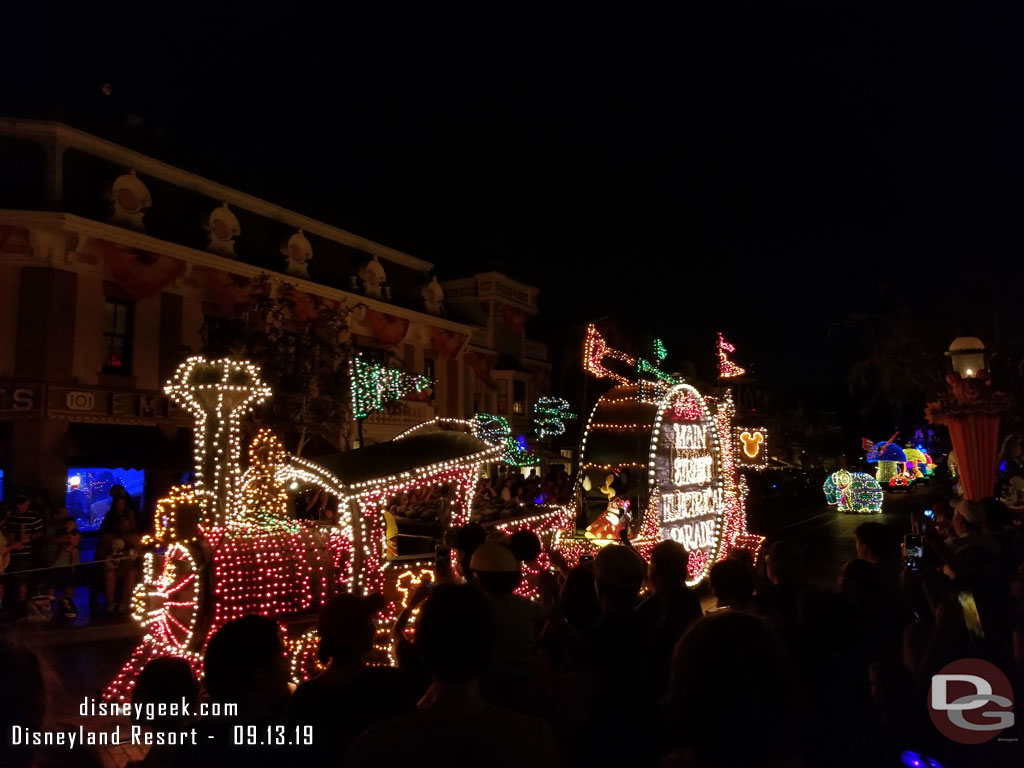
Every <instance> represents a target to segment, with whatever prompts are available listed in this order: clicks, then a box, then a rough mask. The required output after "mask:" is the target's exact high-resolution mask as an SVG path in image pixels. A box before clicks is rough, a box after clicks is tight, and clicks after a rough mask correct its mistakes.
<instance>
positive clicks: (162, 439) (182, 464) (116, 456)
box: [65, 422, 195, 472]
mask: <svg viewBox="0 0 1024 768" xmlns="http://www.w3.org/2000/svg"><path fill="white" fill-rule="evenodd" d="M65 455H66V456H67V462H68V466H91V467H118V468H123V469H149V470H162V471H168V472H189V471H191V470H192V468H193V466H194V464H195V457H194V456H193V446H192V430H190V429H183V428H179V429H178V430H177V432H176V433H174V434H173V435H172V436H171V437H168V436H167V435H166V434H165V433H164V431H163V430H161V429H160V428H159V427H153V426H132V425H125V424H85V423H74V422H73V423H71V424H69V425H68V432H67V446H66V450H65Z"/></svg>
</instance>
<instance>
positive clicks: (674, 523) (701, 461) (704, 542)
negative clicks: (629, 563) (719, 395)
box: [651, 384, 725, 581]
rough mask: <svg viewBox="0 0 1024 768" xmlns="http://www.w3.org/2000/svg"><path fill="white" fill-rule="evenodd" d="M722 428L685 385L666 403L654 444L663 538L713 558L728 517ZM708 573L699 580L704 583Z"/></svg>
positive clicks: (654, 482) (654, 474) (655, 486)
mask: <svg viewBox="0 0 1024 768" xmlns="http://www.w3.org/2000/svg"><path fill="white" fill-rule="evenodd" d="M721 461H722V459H721V447H720V443H719V435H718V429H717V427H716V425H715V422H714V421H713V420H712V418H711V414H710V412H709V410H708V408H707V405H706V404H705V402H704V398H703V397H701V395H700V393H699V392H697V390H695V389H694V388H693V387H690V386H689V385H687V384H680V385H677V386H675V387H673V388H672V389H671V390H670V391H669V393H668V394H667V395H666V397H665V398H664V400H662V404H661V409H660V412H659V415H658V418H657V419H656V420H655V424H654V434H653V435H652V441H651V483H652V486H653V487H652V491H653V494H652V496H653V498H656V499H657V505H658V506H657V510H658V515H659V530H660V534H661V537H662V538H665V539H674V540H676V541H678V542H680V543H681V544H682V545H683V546H684V547H686V549H687V551H689V552H701V553H703V554H701V555H699V556H697V557H698V558H699V559H701V560H703V561H706V560H708V559H710V560H713V559H714V555H715V553H716V552H717V551H718V549H719V538H720V535H721V533H720V532H721V518H722V515H723V514H724V510H725V505H724V503H723V493H722V490H723V489H722V481H721ZM702 577H703V573H702V574H700V577H698V578H696V579H695V581H699V580H700V578H702Z"/></svg>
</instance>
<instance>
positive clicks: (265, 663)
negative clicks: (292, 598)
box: [203, 614, 290, 720]
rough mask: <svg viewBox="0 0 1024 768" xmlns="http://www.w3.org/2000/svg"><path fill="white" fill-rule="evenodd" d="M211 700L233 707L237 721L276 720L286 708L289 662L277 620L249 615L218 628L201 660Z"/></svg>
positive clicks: (288, 691) (288, 692) (288, 693)
mask: <svg viewBox="0 0 1024 768" xmlns="http://www.w3.org/2000/svg"><path fill="white" fill-rule="evenodd" d="M203 671H204V672H205V676H206V690H207V692H208V693H209V694H210V698H211V699H213V701H221V702H232V703H237V704H238V713H239V717H240V718H241V719H248V720H263V719H271V718H275V717H278V716H279V715H280V714H281V713H282V712H283V710H284V708H285V706H287V704H288V696H289V695H290V690H289V687H288V682H289V679H288V677H289V675H288V662H287V659H286V658H285V649H284V643H283V642H282V640H281V630H280V627H278V625H277V622H275V621H274V620H273V619H270V618H267V617H266V616H257V615H255V614H249V615H248V616H242V617H241V618H238V619H233V620H232V621H229V622H228V623H227V624H225V625H224V626H223V627H221V628H220V629H218V630H217V631H216V632H215V633H214V635H213V637H211V638H210V642H209V643H208V644H207V646H206V656H205V658H204V659H203Z"/></svg>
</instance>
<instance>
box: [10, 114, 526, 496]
mask: <svg viewBox="0 0 1024 768" xmlns="http://www.w3.org/2000/svg"><path fill="white" fill-rule="evenodd" d="M432 270H433V265H432V264H430V263H429V262H426V261H423V260H422V259H418V258H416V257H414V256H410V255H408V254H405V253H401V252H399V251H396V250H393V249H391V248H387V247H385V246H383V245H380V244H378V243H374V242H371V241H369V240H366V239H364V238H361V237H358V236H356V235H353V234H351V233H349V232H346V231H344V230H341V229H338V228H335V227H332V226H329V225H327V224H324V223H322V222H319V221H315V220H312V219H309V218H307V217H304V216H302V215H300V214H297V213H295V212H292V211H289V210H286V209H283V208H280V207H277V206H274V205H272V204H270V203H268V202H266V201H263V200H260V199H258V198H255V197H252V196H249V195H246V194H244V193H242V192H239V191H237V190H233V189H230V188H227V187H224V186H222V185H220V184H217V183H215V182H212V181H210V180H208V179H203V178H200V177H198V176H195V175H193V174H190V173H188V172H186V171H183V170H181V169H179V168H175V167H173V166H170V165H167V164H165V163H162V162H160V161H158V160H154V159H152V158H149V157H146V156H144V155H141V154H138V153H136V152H133V151H131V150H128V149H126V148H124V147H120V146H117V145H115V144H112V143H110V142H107V141H104V140H102V139H99V138H97V137H95V136H91V135H89V134H86V133H83V132H81V131H78V130H75V129H72V128H69V127H67V126H63V125H60V124H56V123H48V122H38V121H30V120H14V119H0V328H2V329H3V333H0V471H2V472H3V480H4V485H5V492H6V493H7V494H10V493H11V492H12V490H13V489H14V488H15V487H17V486H22V485H24V486H30V487H34V488H42V489H46V490H47V491H48V492H49V493H50V494H51V496H53V497H54V498H55V499H59V498H62V497H63V496H64V494H66V493H70V492H72V491H78V490H79V489H78V485H81V489H80V492H81V493H82V494H83V497H90V496H91V495H96V493H97V489H99V490H98V492H99V493H104V492H105V489H104V487H103V486H104V485H106V487H109V484H110V482H112V481H116V480H117V479H118V478H120V477H122V476H123V477H126V478H127V477H129V475H131V471H143V472H145V474H146V478H145V480H144V481H143V482H144V483H145V486H146V489H145V491H144V495H145V497H146V499H145V501H146V502H147V505H148V503H151V502H152V500H154V499H155V498H156V497H157V496H158V495H159V494H160V493H161V492H162V489H163V487H164V486H166V485H169V484H170V483H172V482H177V481H179V480H180V477H181V474H182V473H183V472H187V471H188V470H189V469H190V468H191V467H192V448H191V442H192V440H191V431H190V429H189V420H188V418H186V416H185V414H184V413H182V412H180V411H179V410H178V409H177V408H176V407H175V406H174V404H173V403H171V402H170V401H169V400H168V398H166V397H165V396H164V395H163V393H162V389H161V387H162V384H163V382H164V381H165V380H166V379H167V377H168V375H169V374H170V373H171V372H172V371H173V370H174V368H175V367H176V365H177V364H178V363H179V362H180V361H181V360H182V359H183V358H184V357H186V356H187V355H188V354H190V353H198V352H201V351H203V352H206V351H208V350H209V347H210V344H211V338H210V336H211V333H212V332H214V331H215V329H217V328H221V327H225V326H226V325H230V324H231V323H235V324H236V325H237V324H238V323H249V324H250V325H252V323H253V322H255V324H256V325H257V326H259V327H261V328H262V329H264V330H265V331H267V333H265V334H264V335H263V337H262V338H264V340H266V339H267V338H269V339H271V342H272V343H273V345H274V351H275V352H279V351H280V349H281V345H287V344H289V343H294V342H295V338H296V337H297V334H299V333H305V334H309V333H310V332H311V329H313V330H315V331H316V332H317V333H318V334H319V335H320V337H321V340H323V337H324V334H325V333H326V334H328V338H327V339H326V342H327V343H326V348H328V349H330V348H331V346H332V343H333V342H332V339H333V338H334V337H332V336H329V334H336V337H337V345H338V347H339V348H341V347H344V348H345V349H347V350H349V352H350V353H351V354H355V353H359V352H363V353H366V354H372V355H373V356H374V357H375V358H376V359H379V360H384V361H385V362H386V363H387V364H389V365H393V366H396V367H400V368H402V369H403V370H405V371H408V372H410V373H419V374H425V375H426V376H428V377H429V378H430V380H431V382H432V388H431V389H430V390H429V391H428V392H426V393H420V394H417V395H415V396H410V397H408V398H405V399H402V400H400V401H398V402H397V403H392V404H391V405H389V406H388V407H387V408H382V409H380V410H379V411H377V412H374V413H371V414H370V415H369V416H367V417H366V418H365V420H364V422H363V425H362V426H363V430H362V435H363V440H364V442H365V443H367V444H369V443H372V442H379V441H383V440H387V439H390V438H391V437H393V436H394V435H395V434H397V433H398V432H400V431H402V430H404V429H406V428H408V427H410V426H413V425H415V424H418V423H422V422H424V421H427V420H429V419H431V418H433V417H435V416H440V417H445V418H468V417H470V416H472V412H473V409H474V408H475V407H476V406H477V405H480V406H481V407H483V406H484V405H486V406H487V407H493V408H501V407H505V408H511V409H519V410H522V411H523V412H524V413H525V412H526V409H527V407H528V404H527V402H526V401H525V400H509V395H508V394H507V393H511V396H512V397H515V396H516V395H518V394H521V393H522V390H521V389H518V388H517V387H518V386H519V385H518V384H516V382H517V381H519V380H520V379H521V376H520V374H521V373H522V372H521V371H517V372H515V373H514V374H512V373H509V372H507V371H502V370H501V369H500V368H499V367H495V366H494V365H492V366H491V367H490V368H485V367H481V366H479V365H478V363H477V357H475V355H476V356H479V355H484V356H487V357H488V358H493V361H494V363H497V362H498V360H499V359H500V357H501V354H503V351H504V350H505V349H506V348H507V349H509V350H512V349H513V348H514V349H515V350H517V353H518V358H517V359H519V360H520V361H526V360H542V359H543V358H544V356H545V352H544V351H543V348H542V347H541V346H540V345H537V344H534V343H532V342H527V341H526V340H525V331H524V330H523V328H522V327H520V326H517V324H516V323H513V324H512V328H515V327H518V329H519V330H518V332H519V334H520V335H521V337H522V338H521V339H520V340H519V342H518V345H517V343H514V341H513V340H511V338H510V336H509V334H508V333H507V332H506V330H502V329H501V328H500V327H498V325H497V324H496V323H491V324H490V326H485V327H486V328H487V330H482V328H481V326H479V325H478V324H476V323H474V322H470V321H469V320H461V319H456V318H455V317H454V313H450V312H449V311H448V306H447V299H446V292H448V290H449V289H446V288H444V287H442V286H441V285H440V284H439V283H438V281H437V279H436V278H435V277H434V276H433V274H432ZM478 277H480V276H478ZM499 277H501V285H503V286H505V285H507V286H514V288H515V290H516V291H518V293H517V297H519V298H516V297H513V299H515V300H514V301H503V302H499V301H498V300H497V299H496V297H495V301H494V305H495V306H497V305H498V304H499V303H500V304H501V306H502V307H504V306H514V307H515V311H519V312H523V313H528V312H535V311H536V290H535V289H532V288H529V287H527V286H521V285H520V284H517V283H513V282H512V281H508V280H507V279H504V278H503V277H502V276H499ZM474 279H476V278H474ZM461 282H462V281H456V283H457V284H460V285H461ZM453 285H454V284H453ZM482 285H483V283H480V284H479V286H480V287H479V289H478V293H479V294H480V295H479V296H478V297H477V298H483V299H487V301H491V298H492V297H491V294H490V293H489V292H488V291H489V290H490V289H485V288H483V287H482ZM460 291H461V289H459V291H457V292H456V294H455V295H453V296H452V301H453V302H454V303H455V304H459V303H461V301H462V299H463V298H467V297H465V296H464V295H463V294H462V293H461V292H460ZM267 306H274V307H277V312H276V314H274V313H272V312H271V313H268V312H264V310H265V308H266V307H267ZM254 307H258V308H259V309H258V310H254ZM498 311H501V312H506V311H507V310H504V309H501V310H498ZM254 312H255V313H256V314H259V313H260V312H263V313H264V315H265V316H264V315H260V316H259V317H255V318H254V317H253V315H254ZM510 317H511V315H510ZM247 327H248V326H247ZM268 329H269V330H268ZM271 331H274V332H273V333H270V332H271ZM296 354H297V355H299V354H303V353H300V352H298V351H297V352H296ZM257 359H258V357H257ZM300 362H306V363H309V361H300ZM336 362H337V361H335V363H336ZM324 364H326V363H323V362H322V361H321V362H319V363H314V365H324ZM303 370H309V368H308V367H307V368H302V367H301V366H299V365H296V368H295V371H294V375H295V376H296V377H301V376H302V371H303ZM505 373H509V376H507V377H506V376H505ZM500 381H505V382H506V383H505V386H504V388H502V387H501V385H500V384H498V383H497V382H500ZM478 391H479V392H480V393H481V396H480V397H477V392H478ZM528 391H532V390H528ZM503 392H504V393H506V394H505V395H504V396H503V395H502V394H501V393H503ZM330 394H331V393H323V392H314V393H312V397H314V398H321V399H322V398H324V397H325V395H326V396H329V395H330ZM485 395H493V398H492V400H493V401H492V400H487V399H486V396H485ZM502 398H504V399H502ZM502 403H504V405H502ZM516 415H519V414H518V411H517V412H516ZM353 435H354V430H349V429H346V428H345V427H344V425H342V428H341V429H339V431H338V439H336V440H328V441H327V442H328V443H330V444H331V445H332V446H333V447H335V448H342V449H343V448H346V447H353V445H354V444H355V441H354V439H353ZM104 472H107V474H104ZM119 472H120V474H119ZM101 476H102V478H101ZM131 476H132V477H134V475H131ZM129 490H130V491H131V490H132V489H129ZM139 495H141V494H139ZM88 501H89V498H84V500H83V503H86V502H88Z"/></svg>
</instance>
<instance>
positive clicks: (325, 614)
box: [316, 592, 386, 664]
mask: <svg viewBox="0 0 1024 768" xmlns="http://www.w3.org/2000/svg"><path fill="white" fill-rule="evenodd" d="M385 605H386V600H385V599H384V596H383V595H380V594H373V595H369V596H367V597H363V596H361V595H350V594H348V593H347V592H345V593H342V594H340V595H335V596H334V597H332V598H331V599H330V600H328V601H327V602H326V603H324V606H323V608H321V609H320V616H319V618H318V619H317V624H316V630H317V633H318V634H319V635H320V647H319V650H318V651H317V656H318V658H319V659H320V662H321V663H322V664H326V663H327V662H329V661H331V660H334V661H341V660H354V661H358V660H359V659H361V658H362V657H363V656H364V655H365V654H367V653H369V652H370V651H372V650H373V638H374V636H375V635H376V633H377V614H378V613H380V612H381V611H382V610H384V606H385Z"/></svg>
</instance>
